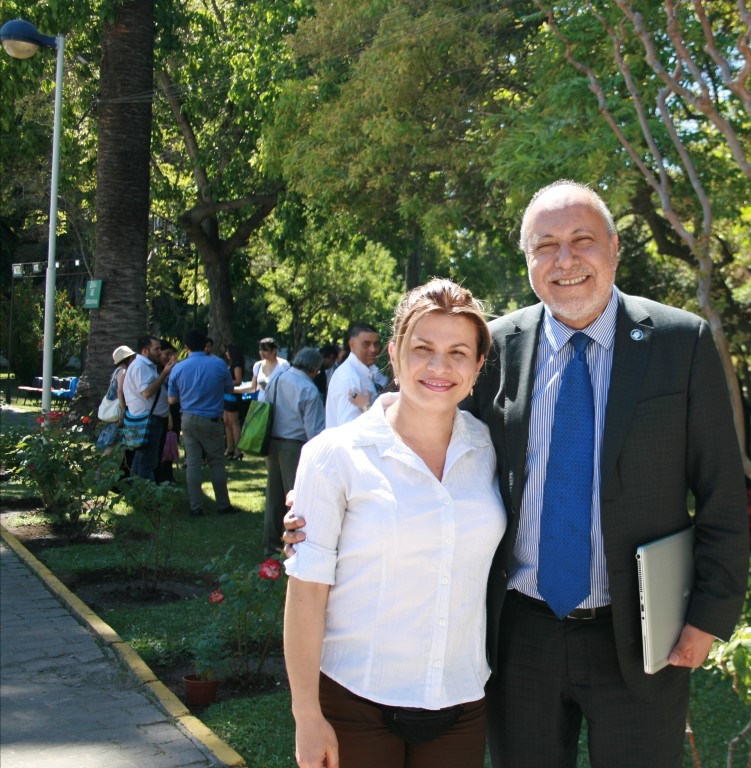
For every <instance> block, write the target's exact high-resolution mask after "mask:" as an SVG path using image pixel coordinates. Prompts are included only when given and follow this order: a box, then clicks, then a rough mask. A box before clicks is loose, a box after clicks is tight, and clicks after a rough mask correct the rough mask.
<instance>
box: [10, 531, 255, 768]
mask: <svg viewBox="0 0 751 768" xmlns="http://www.w3.org/2000/svg"><path fill="white" fill-rule="evenodd" d="M0 536H2V539H3V541H4V542H5V543H6V544H7V545H8V546H9V547H10V548H11V549H12V550H13V551H14V552H15V553H16V554H17V555H18V557H20V558H21V560H23V562H24V563H25V564H26V566H27V567H28V568H29V569H30V570H31V571H32V573H34V574H35V575H36V576H37V578H38V579H39V580H40V581H41V582H42V583H43V584H44V585H45V586H46V588H47V589H48V590H49V591H50V592H51V593H52V594H53V595H54V596H55V598H56V599H57V600H58V601H59V602H61V603H62V604H63V605H65V606H66V607H67V608H68V609H69V610H70V612H71V613H72V614H73V615H74V616H75V617H76V619H78V621H79V622H80V623H81V624H83V625H84V626H87V627H89V629H90V630H91V631H92V632H93V633H94V634H95V635H97V636H98V637H99V638H100V639H101V641H102V642H103V643H105V644H106V645H108V646H109V647H110V648H112V650H113V651H114V652H115V653H116V654H117V656H118V657H119V658H120V660H121V662H122V663H123V664H124V666H125V667H126V668H127V669H128V670H129V671H130V673H131V674H132V675H134V676H135V678H136V679H137V680H138V681H139V682H140V683H141V684H142V685H143V686H144V687H145V688H146V689H147V690H149V691H150V692H151V695H152V697H153V698H154V699H155V700H156V701H157V703H158V704H159V706H160V707H161V708H162V709H163V710H164V711H165V712H166V713H167V714H168V715H170V716H171V717H172V718H173V719H174V720H175V722H176V723H177V724H178V726H179V727H180V728H182V729H183V730H185V731H186V732H187V733H188V735H189V736H190V737H191V738H192V739H194V740H195V741H197V742H198V743H200V744H201V745H202V746H203V748H204V749H206V750H207V751H208V752H210V753H211V754H212V755H213V756H214V757H215V758H216V760H217V761H219V762H220V763H222V764H224V765H226V766H228V768H244V767H245V765H246V763H245V760H244V758H243V757H242V755H240V754H238V753H237V752H235V750H234V749H232V747H230V745H229V744H227V743H226V742H225V741H222V739H220V738H219V737H218V736H217V735H216V734H215V733H214V732H213V731H212V730H211V729H210V728H209V727H208V726H206V725H205V724H204V723H203V722H201V721H200V720H199V719H198V718H197V717H194V716H193V715H191V714H190V711H189V710H188V708H187V707H186V706H185V704H183V703H182V701H180V699H178V698H177V696H175V694H174V693H172V691H170V689H169V688H167V686H166V685H164V683H162V682H161V681H160V680H159V678H158V677H157V676H156V675H155V674H154V672H153V671H152V670H151V668H150V667H149V666H148V665H147V664H146V662H145V661H144V660H143V659H142V658H141V657H140V656H139V655H138V654H137V653H136V652H135V651H134V650H133V648H131V647H130V645H128V643H126V642H125V641H124V640H123V639H122V638H121V637H120V636H119V635H118V634H117V632H115V630H114V629H112V627H110V625H109V624H107V623H106V622H105V621H102V619H101V618H99V616H97V615H96V613H94V611H92V610H91V608H89V606H88V605H86V603H84V602H83V601H82V600H81V599H80V598H78V597H76V595H74V594H73V593H72V592H71V591H70V590H69V589H68V588H67V587H66V586H65V585H64V584H63V583H62V582H61V581H60V579H58V578H57V576H55V574H54V573H52V571H51V570H50V569H49V568H47V566H46V565H44V563H42V562H41V561H40V560H38V559H37V558H36V557H34V555H32V554H31V552H29V550H28V549H26V547H24V545H23V544H21V542H20V541H19V540H18V539H17V538H16V537H15V536H14V535H13V534H12V533H11V532H10V531H8V529H7V528H5V526H2V525H0Z"/></svg>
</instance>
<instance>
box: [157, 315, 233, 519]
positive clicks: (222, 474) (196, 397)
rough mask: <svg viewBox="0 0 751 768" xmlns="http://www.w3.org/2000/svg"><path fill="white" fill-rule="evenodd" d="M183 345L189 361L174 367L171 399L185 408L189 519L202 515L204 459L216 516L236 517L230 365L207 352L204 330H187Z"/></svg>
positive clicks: (182, 409)
mask: <svg viewBox="0 0 751 768" xmlns="http://www.w3.org/2000/svg"><path fill="white" fill-rule="evenodd" d="M183 342H184V344H185V346H186V347H187V348H188V357H186V358H185V360H181V361H180V362H179V363H178V364H177V365H176V366H175V369H174V371H173V372H172V375H171V376H170V381H169V400H170V403H180V415H181V417H182V433H183V445H184V446H185V456H186V463H187V466H186V469H185V480H186V483H187V486H188V500H189V502H190V514H191V515H192V516H194V517H197V516H200V515H203V493H202V491H201V462H202V460H203V457H204V455H205V457H206V462H207V464H208V465H209V472H210V475H211V485H212V487H213V489H214V498H215V500H216V506H217V514H219V515H228V514H232V513H234V512H237V511H238V510H237V509H235V507H233V506H232V505H231V504H230V500H229V493H228V492H227V474H226V471H225V468H224V394H225V393H226V392H232V379H231V378H230V375H229V370H228V368H227V366H226V365H225V363H224V362H222V361H221V360H220V359H219V358H218V357H214V356H213V355H208V354H206V352H205V351H204V350H205V348H206V336H205V335H204V334H203V332H202V331H200V330H198V329H197V328H194V329H193V330H190V331H188V332H187V333H186V334H185V338H184V340H183Z"/></svg>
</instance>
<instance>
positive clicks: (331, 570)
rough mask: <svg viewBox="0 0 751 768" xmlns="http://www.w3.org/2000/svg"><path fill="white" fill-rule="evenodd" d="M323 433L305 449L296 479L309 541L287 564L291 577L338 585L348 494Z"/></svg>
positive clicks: (298, 507)
mask: <svg viewBox="0 0 751 768" xmlns="http://www.w3.org/2000/svg"><path fill="white" fill-rule="evenodd" d="M328 438H329V434H328V433H326V432H324V433H322V434H321V435H319V436H318V437H316V438H314V439H313V440H311V441H310V442H309V443H307V444H306V445H304V446H303V449H302V454H301V456H300V463H299V464H298V467H297V475H296V477H295V513H296V514H297V515H298V516H299V517H302V518H305V527H304V528H303V529H302V530H303V531H304V533H305V536H306V539H305V541H303V542H302V543H300V544H296V545H295V550H296V554H295V555H294V556H293V557H291V558H289V560H287V561H286V562H285V570H286V572H287V575H288V576H294V577H296V578H298V579H300V580H301V581H314V582H318V583H321V584H329V585H333V584H334V583H335V574H336V561H337V554H338V549H339V537H340V535H341V531H342V522H343V520H344V513H345V511H346V507H347V502H346V490H345V484H344V482H343V481H342V479H341V477H340V473H339V468H338V466H337V457H336V449H335V447H334V446H333V445H331V441H330V440H329V439H328Z"/></svg>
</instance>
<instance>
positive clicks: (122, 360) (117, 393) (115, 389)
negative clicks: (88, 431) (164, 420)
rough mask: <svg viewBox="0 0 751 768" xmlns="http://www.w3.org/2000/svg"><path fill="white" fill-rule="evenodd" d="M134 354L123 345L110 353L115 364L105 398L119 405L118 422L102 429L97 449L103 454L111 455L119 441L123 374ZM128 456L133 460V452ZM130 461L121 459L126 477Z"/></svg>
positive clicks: (121, 418)
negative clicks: (119, 414)
mask: <svg viewBox="0 0 751 768" xmlns="http://www.w3.org/2000/svg"><path fill="white" fill-rule="evenodd" d="M135 356H136V353H135V352H134V351H133V350H132V349H131V348H130V347H127V346H125V345H122V346H120V347H117V348H116V349H115V350H114V351H113V352H112V362H114V364H115V370H114V371H112V375H111V376H110V383H109V387H108V388H107V394H106V397H107V399H108V400H118V401H119V403H120V413H121V416H120V420H119V421H113V422H111V423H109V424H105V425H104V426H103V427H102V430H101V432H100V433H99V437H98V438H97V443H96V445H97V448H99V449H100V450H102V451H104V452H105V453H111V452H112V449H113V446H114V445H115V443H117V442H118V440H119V435H120V430H121V429H122V425H123V418H124V416H125V397H124V396H123V380H124V379H125V372H126V370H127V369H128V366H129V365H130V363H131V362H132V361H133V358H134V357H135ZM126 453H129V454H130V457H129V458H130V461H132V460H133V452H132V451H126ZM130 461H128V462H126V461H125V457H123V463H124V470H125V472H126V475H127V474H129V473H130Z"/></svg>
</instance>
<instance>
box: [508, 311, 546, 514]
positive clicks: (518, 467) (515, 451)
mask: <svg viewBox="0 0 751 768" xmlns="http://www.w3.org/2000/svg"><path fill="white" fill-rule="evenodd" d="M542 317H543V307H542V304H538V305H536V306H534V307H530V308H529V311H528V312H526V313H524V314H523V315H522V317H520V318H519V321H518V322H517V330H516V331H515V332H514V333H510V334H508V335H507V336H506V339H505V345H504V367H503V372H504V386H503V390H504V393H505V400H504V402H503V403H502V404H501V406H502V408H503V419H504V423H505V432H506V450H507V451H508V455H509V462H510V475H509V482H510V485H511V498H512V499H513V502H514V507H515V509H519V508H520V506H521V498H522V491H523V490H524V476H525V470H524V468H525V464H526V461H527V442H528V439H529V421H530V412H531V408H532V390H533V386H534V378H535V358H536V356H537V342H538V339H539V334H540V328H541V326H542Z"/></svg>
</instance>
